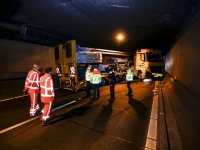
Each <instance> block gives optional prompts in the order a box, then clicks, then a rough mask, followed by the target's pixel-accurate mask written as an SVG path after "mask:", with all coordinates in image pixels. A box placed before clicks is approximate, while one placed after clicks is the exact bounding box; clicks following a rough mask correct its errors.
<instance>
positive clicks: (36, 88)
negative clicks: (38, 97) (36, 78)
mask: <svg viewBox="0 0 200 150" xmlns="http://www.w3.org/2000/svg"><path fill="white" fill-rule="evenodd" d="M27 87H28V88H29V89H39V87H31V86H27Z"/></svg>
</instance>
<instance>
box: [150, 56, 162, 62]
mask: <svg viewBox="0 0 200 150" xmlns="http://www.w3.org/2000/svg"><path fill="white" fill-rule="evenodd" d="M147 61H148V62H163V57H162V55H157V54H147Z"/></svg>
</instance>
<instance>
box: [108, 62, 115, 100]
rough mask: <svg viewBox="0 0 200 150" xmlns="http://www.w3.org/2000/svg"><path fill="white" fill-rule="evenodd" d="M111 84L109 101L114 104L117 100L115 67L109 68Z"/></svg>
mask: <svg viewBox="0 0 200 150" xmlns="http://www.w3.org/2000/svg"><path fill="white" fill-rule="evenodd" d="M109 84H110V95H111V98H110V99H109V100H108V101H109V102H113V101H114V100H115V71H114V66H109Z"/></svg>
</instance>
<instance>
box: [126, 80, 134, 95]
mask: <svg viewBox="0 0 200 150" xmlns="http://www.w3.org/2000/svg"><path fill="white" fill-rule="evenodd" d="M131 83H132V81H127V87H128V94H131V93H133V91H132V89H131Z"/></svg>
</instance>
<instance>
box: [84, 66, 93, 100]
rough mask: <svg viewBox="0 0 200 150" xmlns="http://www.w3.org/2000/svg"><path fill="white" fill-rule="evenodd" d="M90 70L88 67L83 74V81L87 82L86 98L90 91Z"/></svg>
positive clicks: (90, 67)
mask: <svg viewBox="0 0 200 150" xmlns="http://www.w3.org/2000/svg"><path fill="white" fill-rule="evenodd" d="M91 69H92V66H91V65H89V66H88V68H87V70H86V72H85V80H86V81H87V87H86V96H87V97H89V96H90V95H91V94H90V90H91V83H90V78H91Z"/></svg>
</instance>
